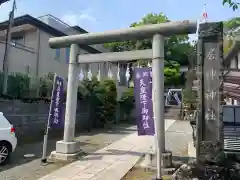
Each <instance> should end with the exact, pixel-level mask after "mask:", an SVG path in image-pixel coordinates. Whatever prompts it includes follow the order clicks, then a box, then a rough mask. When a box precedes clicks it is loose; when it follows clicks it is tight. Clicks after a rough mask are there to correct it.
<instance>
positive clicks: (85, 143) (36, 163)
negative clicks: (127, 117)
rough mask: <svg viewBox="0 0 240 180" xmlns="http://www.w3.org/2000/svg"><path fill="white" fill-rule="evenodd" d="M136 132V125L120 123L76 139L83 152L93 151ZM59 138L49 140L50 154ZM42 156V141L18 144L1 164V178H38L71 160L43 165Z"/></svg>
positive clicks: (16, 179)
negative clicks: (26, 156) (6, 162)
mask: <svg viewBox="0 0 240 180" xmlns="http://www.w3.org/2000/svg"><path fill="white" fill-rule="evenodd" d="M134 132H136V126H130V125H119V124H118V125H112V126H109V127H106V128H104V129H94V130H93V131H92V132H85V133H80V134H77V136H76V138H75V140H76V141H79V142H80V144H81V150H82V151H83V152H86V153H93V152H95V151H97V150H99V149H102V148H104V147H106V146H108V145H110V144H112V143H114V142H115V141H118V140H120V139H122V138H124V137H126V136H127V135H130V134H132V133H134ZM49 137H51V134H50V135H49ZM58 140H59V139H51V140H49V141H48V155H49V154H50V152H51V151H53V150H55V146H56V141H58ZM25 154H34V155H35V156H34V157H28V158H25V157H24V155H25ZM41 157H42V142H38V143H33V144H25V145H22V146H18V147H17V149H16V151H15V152H14V153H13V154H12V158H11V161H10V162H9V163H8V164H7V165H5V166H0V180H36V179H39V178H41V177H43V176H45V175H47V174H49V173H51V172H53V171H55V170H57V169H59V168H61V167H63V166H65V165H67V164H69V162H60V161H56V162H55V161H50V162H49V163H48V164H47V165H44V166H42V165H41V163H40V162H41Z"/></svg>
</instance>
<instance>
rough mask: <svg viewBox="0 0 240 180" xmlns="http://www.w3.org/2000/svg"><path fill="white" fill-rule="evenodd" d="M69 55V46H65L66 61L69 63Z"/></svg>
mask: <svg viewBox="0 0 240 180" xmlns="http://www.w3.org/2000/svg"><path fill="white" fill-rule="evenodd" d="M69 57H70V48H66V63H67V64H68V63H69Z"/></svg>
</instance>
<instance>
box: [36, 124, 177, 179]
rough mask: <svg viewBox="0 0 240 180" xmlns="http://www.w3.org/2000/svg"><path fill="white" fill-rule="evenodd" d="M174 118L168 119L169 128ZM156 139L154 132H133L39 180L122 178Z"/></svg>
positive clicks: (167, 126)
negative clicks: (144, 133) (151, 134)
mask: <svg viewBox="0 0 240 180" xmlns="http://www.w3.org/2000/svg"><path fill="white" fill-rule="evenodd" d="M174 122H175V120H165V130H167V129H168V128H169V127H170V126H171V125H172V124H173V123H174ZM152 142H153V141H152V137H150V136H138V135H137V133H133V134H131V135H128V136H127V137H124V138H122V139H121V140H118V141H116V142H114V143H113V144H110V145H109V146H107V147H105V148H103V149H100V150H98V151H96V152H95V153H92V154H89V155H88V156H86V157H84V158H82V160H79V161H75V162H73V163H71V164H69V165H67V166H65V167H62V168H60V169H59V170H57V171H55V172H53V173H51V174H49V175H47V176H44V177H42V178H40V179H39V180H121V178H122V177H123V176H124V175H125V174H126V173H127V172H128V171H129V170H130V169H131V168H132V167H133V166H134V165H135V164H136V163H137V161H138V160H139V159H140V158H141V157H142V156H143V154H144V153H145V152H147V151H148V150H149V148H150V146H152Z"/></svg>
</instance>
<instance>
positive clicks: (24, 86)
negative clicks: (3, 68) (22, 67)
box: [0, 72, 30, 98]
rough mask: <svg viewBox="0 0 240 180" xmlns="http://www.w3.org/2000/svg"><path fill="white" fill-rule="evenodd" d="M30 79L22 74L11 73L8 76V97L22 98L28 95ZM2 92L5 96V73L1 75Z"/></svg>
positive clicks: (0, 89) (0, 90) (0, 88)
mask: <svg viewBox="0 0 240 180" xmlns="http://www.w3.org/2000/svg"><path fill="white" fill-rule="evenodd" d="M29 86H30V78H29V76H28V75H24V74H21V73H11V74H9V76H8V96H10V97H14V98H21V97H25V96H27V95H28V92H29ZM0 92H1V95H2V96H3V73H2V72H1V73H0Z"/></svg>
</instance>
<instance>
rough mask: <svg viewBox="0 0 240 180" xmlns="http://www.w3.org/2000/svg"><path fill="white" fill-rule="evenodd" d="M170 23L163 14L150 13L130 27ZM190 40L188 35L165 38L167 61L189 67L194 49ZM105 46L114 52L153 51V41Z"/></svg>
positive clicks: (142, 62) (108, 44)
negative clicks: (189, 60) (191, 52)
mask: <svg viewBox="0 0 240 180" xmlns="http://www.w3.org/2000/svg"><path fill="white" fill-rule="evenodd" d="M169 21H170V20H169V19H168V18H167V16H165V15H164V14H163V13H159V14H156V13H149V14H147V15H146V16H144V17H143V18H142V19H141V20H140V21H139V22H135V23H133V24H131V25H130V27H137V26H142V25H147V24H159V23H165V22H169ZM188 40H189V37H188V35H180V36H171V37H168V38H165V59H166V60H174V61H177V62H178V63H179V64H180V65H187V64H188V52H189V50H190V49H191V48H192V46H191V44H190V43H189V42H188ZM105 46H106V47H107V48H109V49H110V51H113V52H119V51H131V50H142V49H151V48H152V39H145V40H138V41H126V42H114V43H107V44H106V45H105ZM140 64H141V65H146V61H140Z"/></svg>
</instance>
